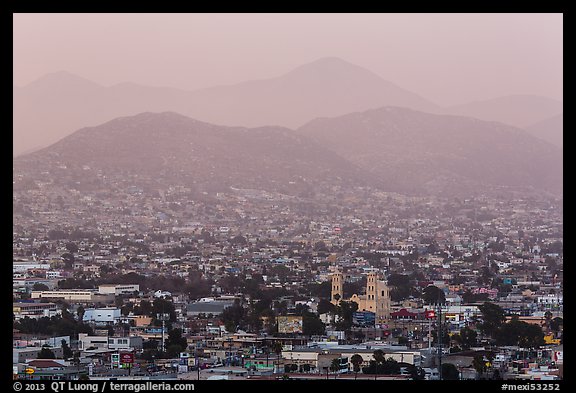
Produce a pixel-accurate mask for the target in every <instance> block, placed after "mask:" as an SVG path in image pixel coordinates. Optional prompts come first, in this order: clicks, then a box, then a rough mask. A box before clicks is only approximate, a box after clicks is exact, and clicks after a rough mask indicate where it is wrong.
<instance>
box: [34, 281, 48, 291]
mask: <svg viewBox="0 0 576 393" xmlns="http://www.w3.org/2000/svg"><path fill="white" fill-rule="evenodd" d="M49 289H50V288H48V285H46V284H42V283H41V282H37V283H35V284H34V285H33V286H32V290H33V291H47V290H49Z"/></svg>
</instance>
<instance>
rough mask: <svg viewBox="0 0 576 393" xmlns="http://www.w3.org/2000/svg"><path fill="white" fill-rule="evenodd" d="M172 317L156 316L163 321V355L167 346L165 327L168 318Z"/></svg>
mask: <svg viewBox="0 0 576 393" xmlns="http://www.w3.org/2000/svg"><path fill="white" fill-rule="evenodd" d="M169 317H170V315H169V314H167V313H163V314H156V318H157V319H159V320H161V321H162V353H164V352H166V344H165V341H166V340H165V330H166V329H165V326H166V321H167V320H168V318H169Z"/></svg>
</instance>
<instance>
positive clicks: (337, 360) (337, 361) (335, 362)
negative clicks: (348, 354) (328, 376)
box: [330, 358, 340, 379]
mask: <svg viewBox="0 0 576 393" xmlns="http://www.w3.org/2000/svg"><path fill="white" fill-rule="evenodd" d="M330 370H332V371H334V379H336V375H337V374H336V372H337V371H338V370H340V358H334V359H332V363H331V364H330Z"/></svg>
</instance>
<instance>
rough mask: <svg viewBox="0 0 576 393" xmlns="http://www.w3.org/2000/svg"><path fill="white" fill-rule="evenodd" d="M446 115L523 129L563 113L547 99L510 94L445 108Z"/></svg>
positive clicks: (561, 109) (557, 102) (558, 104)
mask: <svg viewBox="0 0 576 393" xmlns="http://www.w3.org/2000/svg"><path fill="white" fill-rule="evenodd" d="M442 112H443V113H446V114H451V115H459V116H467V117H475V118H478V119H482V120H488V121H498V122H501V123H506V124H510V125H512V126H516V127H520V128H524V127H527V126H529V125H531V124H533V123H536V122H538V121H541V120H544V119H547V118H549V117H552V116H556V115H558V114H560V113H562V112H563V104H562V102H560V101H558V100H554V99H552V98H548V97H542V96H536V95H529V94H511V95H507V96H502V97H495V98H492V99H489V100H482V101H474V102H470V103H466V104H462V105H456V106H452V107H448V108H445V110H443V111H442Z"/></svg>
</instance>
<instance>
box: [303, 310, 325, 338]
mask: <svg viewBox="0 0 576 393" xmlns="http://www.w3.org/2000/svg"><path fill="white" fill-rule="evenodd" d="M302 325H303V326H302V333H303V334H304V335H306V336H313V335H323V334H325V333H326V325H324V322H322V321H321V320H320V317H319V316H318V315H316V314H313V313H306V314H304V315H303V317H302Z"/></svg>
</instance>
